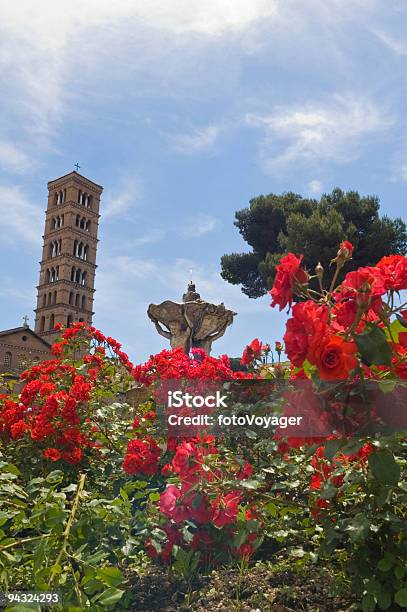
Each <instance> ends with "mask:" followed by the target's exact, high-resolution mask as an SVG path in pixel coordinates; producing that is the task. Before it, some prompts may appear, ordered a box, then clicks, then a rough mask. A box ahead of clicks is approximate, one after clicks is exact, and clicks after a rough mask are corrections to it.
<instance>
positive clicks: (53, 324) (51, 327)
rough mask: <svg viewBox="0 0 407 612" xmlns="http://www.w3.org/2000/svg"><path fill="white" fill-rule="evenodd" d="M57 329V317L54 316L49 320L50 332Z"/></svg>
mask: <svg viewBox="0 0 407 612" xmlns="http://www.w3.org/2000/svg"><path fill="white" fill-rule="evenodd" d="M54 327H55V315H54V314H52V315H51V316H50V318H49V329H50V331H51V330H52V329H54Z"/></svg>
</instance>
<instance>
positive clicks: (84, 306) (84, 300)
mask: <svg viewBox="0 0 407 612" xmlns="http://www.w3.org/2000/svg"><path fill="white" fill-rule="evenodd" d="M81 308H82V310H86V297H85V296H84V295H83V296H82V304H81Z"/></svg>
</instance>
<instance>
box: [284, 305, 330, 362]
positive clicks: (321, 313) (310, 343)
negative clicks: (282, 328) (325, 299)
mask: <svg viewBox="0 0 407 612" xmlns="http://www.w3.org/2000/svg"><path fill="white" fill-rule="evenodd" d="M292 314H293V316H292V318H291V319H288V321H287V327H286V333H285V335H284V344H285V351H286V353H287V355H288V358H289V359H290V361H291V363H293V364H294V365H295V366H297V367H298V368H300V367H301V366H302V364H303V362H304V360H305V359H306V358H307V357H308V358H309V354H311V355H312V351H313V347H314V346H318V345H319V343H320V342H321V339H322V337H323V336H325V335H326V334H327V332H328V309H327V307H326V306H318V304H315V302H312V301H311V300H308V301H307V302H300V303H299V304H295V306H293V309H292Z"/></svg>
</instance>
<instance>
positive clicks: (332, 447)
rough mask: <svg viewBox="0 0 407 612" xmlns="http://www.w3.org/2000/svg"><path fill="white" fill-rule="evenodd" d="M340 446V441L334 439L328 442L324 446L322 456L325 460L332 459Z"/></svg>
mask: <svg viewBox="0 0 407 612" xmlns="http://www.w3.org/2000/svg"><path fill="white" fill-rule="evenodd" d="M341 444H342V440H340V439H338V438H336V439H334V440H328V441H327V443H326V444H325V451H324V456H325V457H326V458H327V459H333V458H334V456H335V455H336V453H337V452H338V450H339V448H340V446H341Z"/></svg>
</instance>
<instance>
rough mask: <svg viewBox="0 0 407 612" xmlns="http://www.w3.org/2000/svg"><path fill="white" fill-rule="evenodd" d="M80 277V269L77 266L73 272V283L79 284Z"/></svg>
mask: <svg viewBox="0 0 407 612" xmlns="http://www.w3.org/2000/svg"><path fill="white" fill-rule="evenodd" d="M81 278H82V270H81V269H80V268H77V270H76V272H75V283H78V284H79V283H80V282H81Z"/></svg>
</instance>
